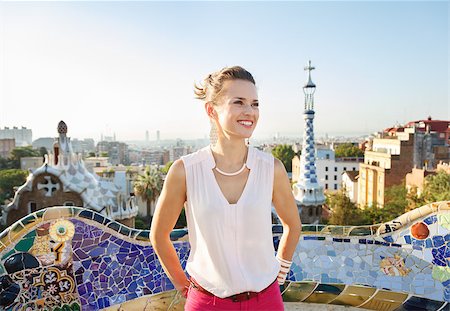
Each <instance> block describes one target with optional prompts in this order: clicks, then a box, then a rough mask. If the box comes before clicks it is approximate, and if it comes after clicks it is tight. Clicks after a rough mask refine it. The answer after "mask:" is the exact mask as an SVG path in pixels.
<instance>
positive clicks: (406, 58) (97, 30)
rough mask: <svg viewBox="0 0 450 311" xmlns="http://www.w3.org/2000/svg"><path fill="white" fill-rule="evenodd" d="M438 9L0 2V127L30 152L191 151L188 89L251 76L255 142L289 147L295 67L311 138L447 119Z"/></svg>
mask: <svg viewBox="0 0 450 311" xmlns="http://www.w3.org/2000/svg"><path fill="white" fill-rule="evenodd" d="M448 17H449V3H448V2H447V1H429V2H338V1H332V2H281V3H280V2H218V3H217V2H164V3H163V2H5V1H3V2H0V20H1V21H0V27H1V28H0V34H1V35H0V37H1V38H0V59H1V62H0V128H3V127H5V126H9V127H12V126H18V127H21V126H25V127H27V128H30V129H32V130H33V139H36V138H39V137H54V136H55V135H56V126H57V124H58V122H59V121H60V120H64V121H65V122H66V123H67V125H68V128H69V132H68V135H69V136H71V137H76V138H79V139H83V138H94V139H95V140H98V139H99V138H100V135H101V134H103V135H104V136H113V135H114V133H115V134H116V136H117V140H119V141H131V140H142V141H144V140H146V131H148V132H149V139H150V140H155V139H156V132H157V131H158V130H159V131H160V138H161V140H163V139H175V138H185V139H194V138H204V137H205V136H207V134H208V132H209V120H208V118H207V117H206V114H205V113H204V111H203V104H202V102H200V101H198V100H195V99H194V96H193V91H192V89H193V83H194V82H199V81H201V79H202V78H203V77H204V76H205V75H206V74H208V73H210V72H211V71H214V70H217V69H220V68H222V67H224V66H227V65H235V64H237V65H241V66H243V67H245V68H246V69H248V70H249V71H250V72H252V74H253V75H254V77H255V79H256V82H257V87H258V90H259V99H260V103H261V107H260V114H261V117H260V122H259V124H258V127H257V129H256V131H255V133H254V137H255V138H266V137H273V136H275V135H276V134H277V133H278V134H279V135H280V136H287V137H295V136H298V137H301V135H302V130H303V119H302V112H303V111H302V108H303V100H304V97H303V92H302V86H303V84H304V83H305V81H306V72H304V70H303V67H304V66H305V65H306V63H307V61H308V60H311V61H312V64H313V66H315V67H316V70H314V71H313V72H312V79H313V81H314V82H315V83H316V85H317V90H316V94H315V110H316V118H315V124H314V125H315V132H316V133H317V134H316V136H324V135H325V134H326V133H328V134H329V135H330V136H337V135H342V136H348V135H363V134H370V133H372V132H374V131H377V130H381V129H383V128H386V127H390V126H393V125H395V124H397V123H398V124H402V123H405V122H407V121H412V120H419V119H425V118H427V117H428V116H431V117H433V119H444V120H448V119H450V104H449V98H448V89H449V77H448V69H449V57H448V55H449V42H450V40H449V31H448V29H449V18H448Z"/></svg>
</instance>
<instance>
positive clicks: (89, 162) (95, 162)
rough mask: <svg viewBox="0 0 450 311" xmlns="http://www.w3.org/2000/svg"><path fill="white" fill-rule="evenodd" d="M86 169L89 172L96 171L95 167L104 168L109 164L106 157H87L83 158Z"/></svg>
mask: <svg viewBox="0 0 450 311" xmlns="http://www.w3.org/2000/svg"><path fill="white" fill-rule="evenodd" d="M84 165H85V167H86V169H87V170H88V171H89V172H91V173H97V172H96V169H99V168H106V167H108V166H110V165H111V163H109V158H108V157H89V158H86V159H84Z"/></svg>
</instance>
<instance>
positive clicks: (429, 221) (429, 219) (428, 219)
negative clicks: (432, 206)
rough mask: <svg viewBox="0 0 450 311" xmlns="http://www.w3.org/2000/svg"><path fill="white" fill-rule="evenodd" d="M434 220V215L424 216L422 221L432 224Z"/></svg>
mask: <svg viewBox="0 0 450 311" xmlns="http://www.w3.org/2000/svg"><path fill="white" fill-rule="evenodd" d="M436 221H437V217H436V215H433V216H430V217H427V218H425V219H424V220H423V222H424V223H426V224H427V225H431V224H434V223H435V222H436Z"/></svg>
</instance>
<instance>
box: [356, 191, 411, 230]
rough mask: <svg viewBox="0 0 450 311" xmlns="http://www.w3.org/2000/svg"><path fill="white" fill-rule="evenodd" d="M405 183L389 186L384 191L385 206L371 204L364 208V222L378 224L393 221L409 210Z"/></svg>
mask: <svg viewBox="0 0 450 311" xmlns="http://www.w3.org/2000/svg"><path fill="white" fill-rule="evenodd" d="M408 206H409V201H408V199H407V194H406V188H405V185H404V183H402V184H400V185H394V186H391V187H387V188H386V189H385V191H384V206H383V207H379V206H371V207H366V208H365V209H364V219H365V220H364V222H365V223H366V224H378V223H383V222H388V221H391V220H393V219H395V218H397V217H398V216H400V215H402V214H404V213H405V212H407V211H408Z"/></svg>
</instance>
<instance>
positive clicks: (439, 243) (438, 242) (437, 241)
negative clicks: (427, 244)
mask: <svg viewBox="0 0 450 311" xmlns="http://www.w3.org/2000/svg"><path fill="white" fill-rule="evenodd" d="M444 243H445V241H444V238H443V237H442V236H441V235H437V236H434V237H433V244H434V247H440V246H442V245H444Z"/></svg>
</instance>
